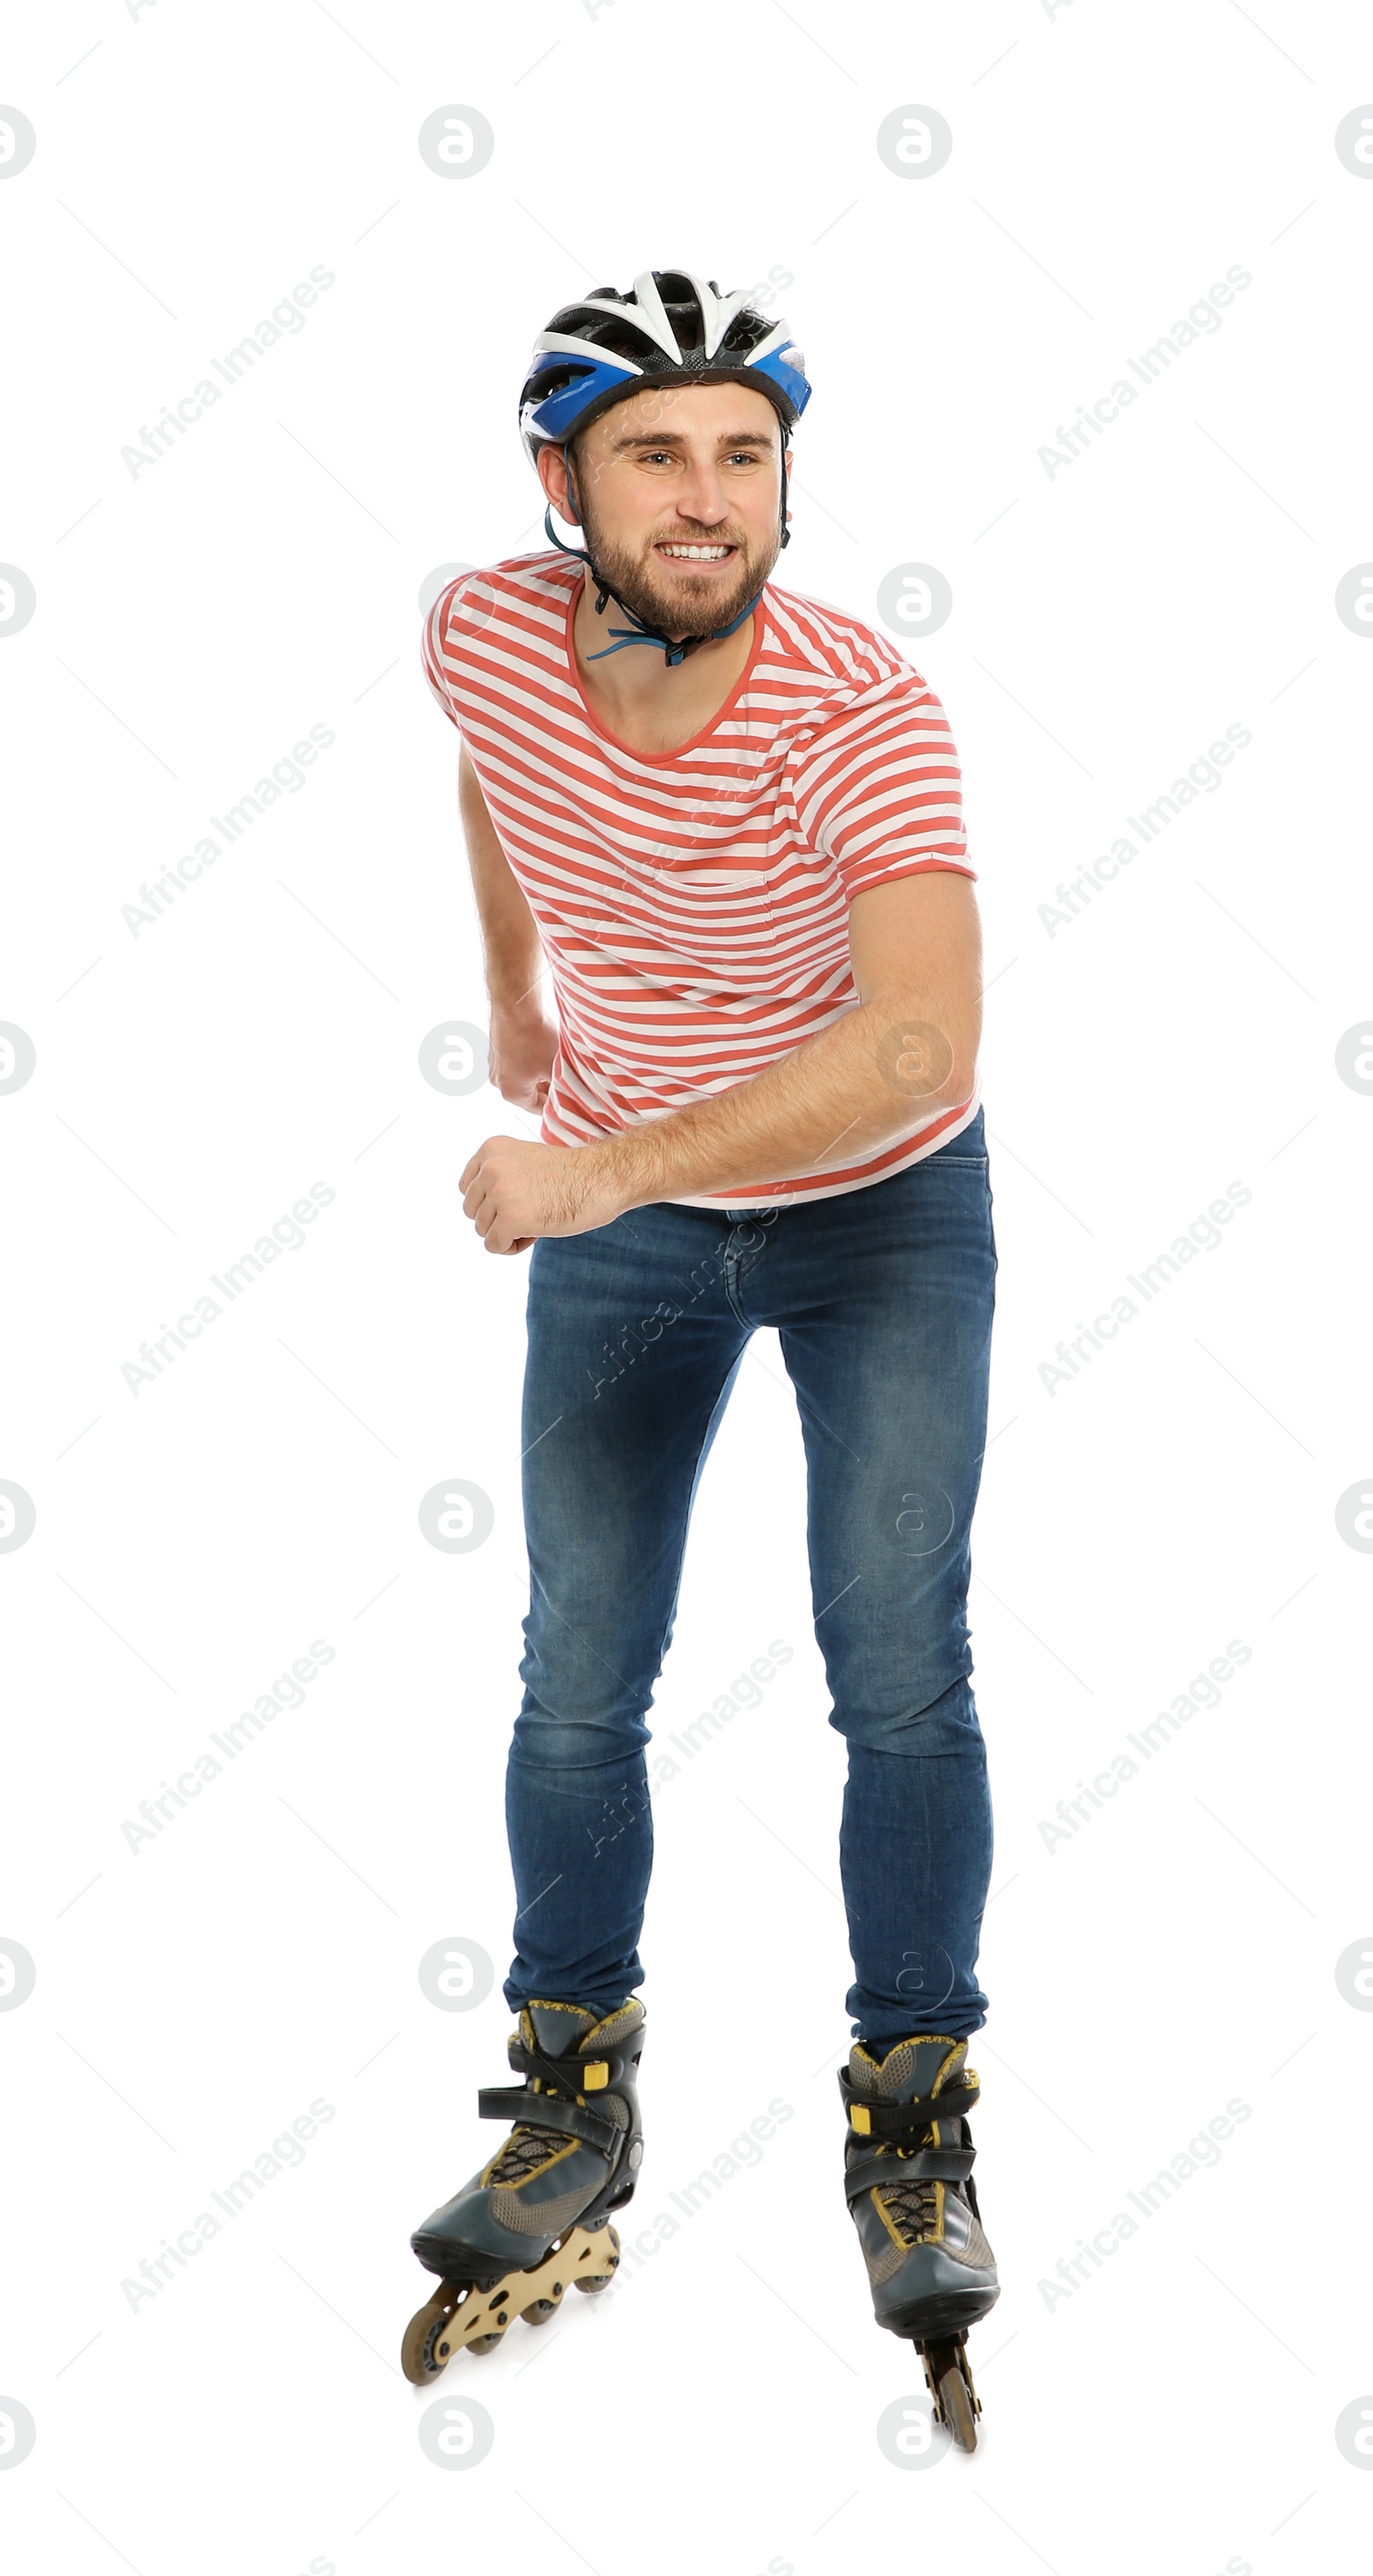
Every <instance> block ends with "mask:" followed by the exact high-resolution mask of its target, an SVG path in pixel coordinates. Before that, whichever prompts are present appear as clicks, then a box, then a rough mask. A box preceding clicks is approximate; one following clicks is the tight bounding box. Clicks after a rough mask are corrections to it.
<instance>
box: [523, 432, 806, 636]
mask: <svg viewBox="0 0 1373 2576" xmlns="http://www.w3.org/2000/svg"><path fill="white" fill-rule="evenodd" d="M563 466H564V469H565V471H566V474H567V491H568V499H569V501H570V503H571V517H572V520H573V524H574V525H575V526H576V527H579V528H580V527H581V525H582V514H581V512H580V510H579V509H578V507H577V496H576V491H575V489H574V486H573V482H572V459H571V457H570V456H569V455H568V452H567V449H566V447H564V449H563ZM543 523H544V527H545V529H546V530H547V532H548V537H549V541H550V543H551V544H552V545H555V546H556V547H557V548H558V551H559V553H560V554H565V555H575V557H576V559H577V561H578V562H579V563H584V564H585V565H586V568H587V571H588V572H589V573H590V575H591V578H592V580H593V581H594V582H595V584H596V614H597V616H598V617H602V616H604V614H605V604H606V601H607V599H613V600H614V602H615V604H616V607H617V608H621V609H623V610H624V614H625V616H626V617H628V618H629V619H630V620H631V621H632V622H631V624H630V625H629V626H610V627H607V629H606V632H607V634H609V635H617V636H618V637H619V638H620V641H619V642H618V644H606V645H603V646H602V648H601V650H600V652H599V653H588V654H587V655H586V659H587V661H588V662H603V661H604V660H605V658H606V655H607V654H608V653H623V651H624V649H625V646H626V645H627V644H654V645H657V646H658V647H659V649H660V650H661V652H662V655H663V668H664V670H667V671H671V670H674V669H675V668H676V667H677V665H678V664H679V663H681V662H685V660H686V658H687V655H688V654H689V653H694V652H695V650H696V648H697V646H698V645H699V644H716V643H719V642H720V641H721V640H722V639H723V637H725V636H726V635H733V634H734V633H735V632H736V630H737V629H738V628H739V627H740V626H742V625H743V623H744V620H745V618H746V617H751V616H752V615H753V612H754V610H755V608H756V607H757V605H758V602H759V600H760V599H761V598H762V596H763V593H762V590H761V589H760V590H756V591H755V592H754V594H753V597H752V599H751V600H750V601H749V603H748V606H747V608H741V609H740V611H739V614H738V616H737V617H733V618H731V619H730V622H729V624H728V626H717V627H714V628H713V629H712V631H711V633H710V634H709V635H687V636H684V637H683V638H682V640H681V642H680V643H675V642H674V641H673V638H672V637H671V636H670V635H663V634H661V633H660V632H659V630H658V628H657V627H656V626H645V625H644V623H643V621H642V619H640V618H638V617H635V615H634V611H633V609H632V608H627V607H625V603H624V601H623V600H622V599H621V597H620V594H619V592H618V591H617V590H613V589H612V588H611V585H610V583H609V582H608V581H607V580H606V579H605V577H604V575H603V574H602V573H600V572H598V571H597V568H596V565H595V563H594V561H593V559H592V557H591V555H590V553H589V552H587V551H586V550H585V549H584V548H583V547H581V546H565V545H564V544H563V541H562V538H561V537H560V536H559V535H558V532H557V530H556V528H555V527H554V525H553V504H552V502H551V501H550V502H549V503H548V505H547V507H546V509H545V511H544V514H543ZM782 543H783V545H784V546H786V545H790V543H791V530H790V529H789V528H788V526H787V473H786V449H785V442H784V444H783V461H782Z"/></svg>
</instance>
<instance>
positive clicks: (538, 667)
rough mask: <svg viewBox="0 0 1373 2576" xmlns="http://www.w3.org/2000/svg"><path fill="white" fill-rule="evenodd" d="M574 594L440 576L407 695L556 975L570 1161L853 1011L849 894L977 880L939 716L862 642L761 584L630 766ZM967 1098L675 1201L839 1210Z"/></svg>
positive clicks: (563, 1130)
mask: <svg viewBox="0 0 1373 2576" xmlns="http://www.w3.org/2000/svg"><path fill="white" fill-rule="evenodd" d="M584 578H585V574H584V572H583V568H582V566H581V564H580V563H578V562H575V561H573V560H572V559H570V558H569V557H567V556H565V555H561V554H556V553H546V554H535V555H517V556H512V557H510V558H508V559H507V560H506V561H505V562H502V563H498V564H494V565H492V566H490V567H488V568H487V569H485V570H483V571H479V572H473V573H465V574H463V575H462V576H461V577H460V578H459V579H458V580H457V581H454V582H450V584H449V585H448V588H447V589H446V590H444V591H442V592H441V593H440V595H439V597H438V599H437V600H436V602H435V604H434V607H433V609H432V611H431V612H430V615H429V618H428V620H427V622H426V625H425V630H424V668H425V674H426V677H427V679H428V681H429V685H430V687H431V689H432V690H433V692H434V695H435V697H436V698H437V699H438V702H439V705H440V706H441V707H442V708H443V711H444V713H445V715H447V716H448V717H450V718H451V720H452V722H453V723H454V724H455V725H457V726H458V728H459V730H460V732H461V734H462V738H463V741H464V743H465V744H466V746H467V751H468V754H469V757H470V759H471V762H472V766H473V768H474V769H475V771H476V774H477V778H478V781H479V783H480V785H481V790H482V794H483V796H484V798H485V800H486V805H487V809H488V811H489V813H490V816H491V820H492V823H493V824H494V826H495V829H496V832H497V835H498V837H499V840H500V843H501V847H502V849H503V850H504V852H505V856H506V858H507V859H508V861H509V863H510V867H511V869H512V871H513V873H514V875H515V877H516V879H517V880H518V882H519V885H520V887H521V888H522V890H523V892H524V895H525V897H526V899H527V901H528V904H529V908H530V911H531V912H532V913H533V916H534V920H535V922H536V924H537V926H538V931H539V936H540V939H541V941H542V943H543V948H544V952H545V955H546V956H547V958H548V963H549V968H550V971H551V973H552V977H553V989H554V993H555V995H556V998H557V1005H558V1020H559V1043H558V1052H557V1056H556V1058H555V1061H554V1065H553V1071H552V1078H551V1081H550V1084H549V1090H548V1097H547V1101H546V1103H545V1106H544V1114H543V1127H542V1131H541V1132H542V1138H543V1142H544V1143H545V1144H548V1145H585V1144H588V1143H590V1142H591V1141H592V1140H593V1139H595V1138H597V1137H600V1136H609V1135H614V1134H617V1133H619V1132H620V1130H622V1129H623V1128H625V1127H631V1126H636V1125H638V1124H640V1123H642V1122H643V1121H644V1120H646V1119H650V1118H660V1117H663V1116H665V1115H667V1114H668V1113H670V1112H671V1111H673V1110H675V1109H682V1108H685V1107H687V1106H688V1105H689V1104H690V1103H691V1102H692V1101H697V1100H700V1099H702V1098H706V1097H709V1096H711V1095H712V1094H715V1093H718V1092H722V1091H727V1090H729V1089H731V1088H732V1087H733V1085H734V1084H736V1083H739V1082H744V1081H747V1079H748V1077H749V1076H750V1075H751V1074H755V1073H759V1072H761V1071H762V1070H763V1068H764V1067H765V1066H766V1065H769V1064H772V1063H774V1062H775V1061H776V1059H777V1058H778V1057H779V1056H781V1055H785V1054H787V1053H789V1052H790V1050H791V1049H792V1048H794V1047H797V1046H799V1045H801V1044H802V1042H803V1041H804V1040H805V1039H806V1038H809V1037H813V1036H815V1034H816V1033H817V1031H818V1030H820V1029H824V1028H828V1027H829V1026H830V1025H831V1024H832V1022H834V1021H835V1020H837V1019H839V1018H840V1017H841V1016H842V1014H843V1013H844V1012H845V1011H847V1010H852V1009H854V1008H855V1007H856V1006H857V1004H858V1001H859V995H858V992H857V989H856V987H855V984H854V980H853V972H852V965H851V961H850V956H849V945H848V927H847V923H848V906H849V903H850V901H851V900H852V898H853V896H854V895H856V894H859V893H861V892H862V890H863V889H864V888H865V887H867V886H873V885H881V884H884V883H885V882H887V880H889V879H891V878H894V877H905V876H916V875H919V874H921V873H922V872H923V871H925V870H927V869H931V868H952V869H954V870H956V871H957V872H958V873H959V874H960V875H962V876H967V877H972V878H974V879H975V878H976V874H977V871H976V869H975V868H972V867H970V866H969V864H968V859H967V844H966V841H965V839H964V833H963V818H962V805H961V798H960V793H959V769H958V756H957V753H956V751H955V749H954V745H953V739H952V736H951V735H950V732H949V727H948V721H947V719H946V717H945V714H944V710H943V708H942V706H941V705H940V703H939V700H938V698H937V697H936V696H935V693H934V691H933V689H931V688H929V687H928V686H927V684H926V682H925V681H924V680H923V679H922V678H921V677H920V674H919V672H918V671H915V670H913V669H912V668H911V665H910V663H909V662H906V661H903V659H902V657H901V655H900V654H899V653H898V652H897V651H895V649H894V648H893V646H892V645H890V644H888V643H886V642H885V641H884V639H883V638H882V636H880V635H878V634H876V633H875V632H874V630H873V629H872V627H870V626H864V625H863V624H861V623H860V621H859V620H858V619H857V618H854V617H850V616H848V615H847V614H846V613H845V612H844V611H843V610H841V609H837V608H830V607H828V606H826V605H824V604H823V603H821V602H820V601H818V600H814V599H805V598H802V597H800V596H799V595H798V594H796V593H795V592H791V591H785V590H778V589H776V588H775V587H774V586H773V585H772V584H771V583H769V584H768V585H767V587H766V588H765V590H764V592H763V596H762V599H761V600H760V602H759V605H758V607H757V609H756V610H755V612H754V619H753V628H754V632H753V642H752V646H751V649H750V652H749V657H748V661H747V662H746V664H745V666H744V670H743V673H742V675H741V677H740V679H739V681H738V683H737V685H736V687H735V688H734V690H733V691H732V693H731V695H730V696H729V697H728V698H727V699H726V701H725V703H724V705H723V706H722V707H721V709H720V711H719V713H718V714H717V715H715V716H713V717H712V718H711V720H710V722H709V724H707V725H706V726H705V727H704V728H703V730H702V731H701V732H700V733H698V734H695V735H694V736H693V737H692V738H691V740H690V741H689V742H685V743H683V744H681V745H680V747H679V748H678V749H677V750H675V751H670V752H665V753H663V754H661V755H645V754H644V753H641V752H637V751H630V750H627V749H626V748H625V746H624V745H623V744H622V743H620V742H618V741H617V740H616V739H615V737H614V735H613V734H611V733H610V732H608V731H607V729H606V727H605V726H604V725H603V724H602V723H601V721H600V718H599V717H598V716H597V715H595V714H593V712H592V710H591V707H590V705H589V703H588V701H587V697H586V694H585V691H584V689H583V687H582V683H581V679H580V675H579V673H578V670H577V663H576V657H575V654H574V651H573V647H572V620H573V616H574V613H575V610H576V606H577V598H578V593H579V591H580V589H581V585H582V582H583V580H584ZM612 606H613V603H612ZM611 622H612V620H611V619H610V618H609V617H608V618H607V621H606V623H607V624H608V625H609V624H610V623H611ZM979 1100H980V1086H979V1084H978V1081H977V1078H976V1076H974V1081H973V1090H972V1094H971V1097H970V1098H969V1099H968V1100H966V1101H964V1102H963V1103H962V1104H961V1105H960V1106H959V1107H957V1108H953V1109H943V1110H940V1111H937V1112H936V1113H935V1114H933V1115H929V1114H926V1115H925V1116H924V1117H922V1118H918V1119H913V1120H912V1123H911V1125H910V1126H909V1127H908V1128H907V1129H906V1130H905V1131H904V1132H903V1133H902V1134H900V1135H898V1136H896V1137H894V1138H891V1139H889V1140H888V1141H887V1143H886V1144H884V1145H882V1146H881V1147H879V1148H878V1150H877V1151H876V1152H875V1153H869V1154H866V1155H865V1156H864V1157H863V1159H862V1160H861V1161H857V1162H853V1163H849V1164H846V1165H844V1166H843V1167H842V1168H839V1167H834V1168H831V1169H827V1170H825V1171H822V1172H813V1173H807V1172H800V1173H788V1174H780V1173H779V1174H778V1175H776V1177H775V1178H772V1179H769V1180H768V1181H766V1182H759V1183H757V1184H756V1185H755V1186H753V1187H751V1188H740V1189H732V1190H712V1191H710V1192H707V1193H705V1194H704V1195H699V1196H692V1197H682V1198H680V1199H678V1200H676V1201H675V1202H673V1204H675V1205H677V1206H680V1207H706V1208H725V1207H731V1208H733V1207H741V1208H742V1207H750V1206H752V1207H771V1206H774V1205H776V1204H778V1203H782V1202H790V1203H798V1202H801V1201H804V1200H809V1199H825V1198H835V1197H837V1196H839V1195H840V1194H841V1193H842V1192H844V1191H846V1190H856V1189H861V1188H863V1187H864V1186H866V1184H868V1183H869V1182H872V1181H875V1180H879V1179H884V1178H885V1177H886V1176H887V1175H888V1174H891V1173H894V1172H903V1171H906V1170H907V1169H908V1168H909V1167H910V1165H911V1164H913V1163H918V1162H920V1161H922V1160H923V1158H924V1156H925V1155H927V1154H931V1153H933V1152H934V1151H935V1149H936V1147H937V1146H939V1145H941V1144H945V1143H947V1142H948V1141H949V1139H950V1138H951V1137H954V1136H956V1135H958V1134H960V1133H961V1131H962V1129H963V1128H965V1127H967V1126H969V1125H971V1123H972V1120H973V1119H974V1118H975V1117H976V1115H977V1110H978V1106H979Z"/></svg>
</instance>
